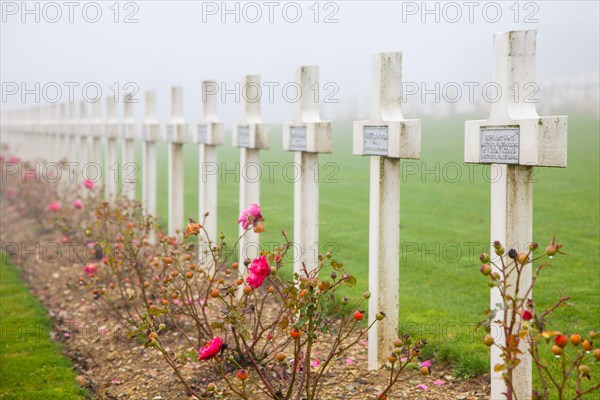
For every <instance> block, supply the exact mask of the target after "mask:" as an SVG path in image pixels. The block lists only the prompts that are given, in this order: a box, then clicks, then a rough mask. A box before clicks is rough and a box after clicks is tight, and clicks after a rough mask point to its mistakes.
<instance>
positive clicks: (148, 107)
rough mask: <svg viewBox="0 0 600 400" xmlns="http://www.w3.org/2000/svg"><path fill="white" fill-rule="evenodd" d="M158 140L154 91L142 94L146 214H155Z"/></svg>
mask: <svg viewBox="0 0 600 400" xmlns="http://www.w3.org/2000/svg"><path fill="white" fill-rule="evenodd" d="M158 140H160V124H159V123H158V120H157V119H156V92H155V91H153V90H147V91H146V93H145V94H144V123H143V125H142V141H143V145H142V204H143V206H144V208H145V209H146V211H147V212H148V214H150V215H152V216H156V142H157V141H158Z"/></svg>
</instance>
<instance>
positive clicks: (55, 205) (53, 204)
mask: <svg viewBox="0 0 600 400" xmlns="http://www.w3.org/2000/svg"><path fill="white" fill-rule="evenodd" d="M59 209H60V203H59V202H58V201H53V202H51V203H50V204H48V210H50V211H54V212H56V211H58V210H59Z"/></svg>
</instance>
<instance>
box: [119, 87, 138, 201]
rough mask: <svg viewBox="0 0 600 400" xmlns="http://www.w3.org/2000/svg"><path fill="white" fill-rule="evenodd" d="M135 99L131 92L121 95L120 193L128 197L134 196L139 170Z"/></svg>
mask: <svg viewBox="0 0 600 400" xmlns="http://www.w3.org/2000/svg"><path fill="white" fill-rule="evenodd" d="M136 102H137V100H136V99H135V98H134V97H133V93H130V92H128V93H125V95H124V96H123V125H122V126H121V129H122V131H121V138H122V145H123V149H122V153H121V154H122V157H121V159H122V162H123V166H122V168H121V171H122V172H123V176H122V179H121V185H122V186H121V194H122V195H123V196H124V197H127V198H128V199H131V200H133V199H134V198H135V183H136V182H137V172H138V170H139V168H138V166H137V163H136V162H135V141H134V140H135V139H137V137H138V126H137V124H136V122H135V117H134V115H133V104H134V103H136Z"/></svg>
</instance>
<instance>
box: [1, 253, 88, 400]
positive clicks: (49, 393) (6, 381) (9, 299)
mask: <svg viewBox="0 0 600 400" xmlns="http://www.w3.org/2000/svg"><path fill="white" fill-rule="evenodd" d="M0 259H1V262H0V327H1V329H2V332H1V336H0V398H1V399H20V400H37V399H39V400H49V399H53V400H55V399H56V400H62V399H64V400H68V399H83V398H85V395H86V393H85V391H84V390H83V389H81V388H80V387H79V386H78V385H77V383H76V382H75V376H76V374H75V372H74V371H73V370H72V367H71V361H70V360H69V359H67V358H66V357H64V356H63V355H62V354H61V349H60V345H58V344H57V343H54V342H52V341H51V340H50V336H49V333H50V329H51V327H52V324H51V322H50V318H49V317H48V315H47V314H46V312H45V310H44V308H43V307H42V306H41V304H40V303H39V302H38V301H37V300H36V299H35V298H34V297H33V296H32V295H31V294H30V293H29V292H28V291H27V289H26V288H25V286H23V283H22V282H21V280H20V279H19V275H18V272H17V270H16V269H15V268H14V267H13V266H12V265H10V264H8V263H6V262H5V256H4V255H2V254H0Z"/></svg>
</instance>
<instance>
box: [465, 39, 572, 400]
mask: <svg viewBox="0 0 600 400" xmlns="http://www.w3.org/2000/svg"><path fill="white" fill-rule="evenodd" d="M535 55H536V31H535V30H522V31H510V32H502V33H497V34H495V35H494V70H493V72H494V81H495V83H496V84H497V85H498V86H499V92H500V95H501V97H500V99H499V101H497V102H495V103H493V104H492V108H491V112H490V115H489V117H488V119H487V120H479V121H467V122H466V123H465V162H467V163H480V164H493V167H494V169H495V172H494V176H497V177H499V178H498V179H495V180H494V181H493V182H492V183H491V229H490V231H491V237H490V238H491V241H492V243H493V242H494V241H496V240H498V241H500V242H501V243H502V245H503V246H506V249H507V250H508V249H510V248H514V249H515V250H517V251H525V252H527V251H528V247H529V245H530V243H531V242H532V224H533V181H532V179H531V178H532V174H533V168H534V167H539V166H546V167H566V165H567V117H566V116H555V117H540V116H538V114H537V111H536V108H535V103H534V102H531V101H528V100H526V99H525V98H523V97H522V96H519V92H521V95H522V91H523V90H524V89H525V90H526V89H527V86H526V85H535ZM515 88H517V90H515ZM490 254H492V255H494V257H493V258H492V260H494V261H498V257H497V256H495V252H494V249H493V246H492V251H491V252H490ZM496 271H497V272H498V273H501V271H500V270H496ZM514 278H515V274H512V276H510V277H509V282H508V284H509V285H510V287H509V289H508V290H509V291H512V293H510V294H511V295H512V296H513V297H515V296H517V297H521V298H522V297H523V296H525V291H526V290H527V288H528V287H529V286H530V285H531V280H532V271H531V265H530V264H528V265H527V266H526V268H525V270H524V272H523V274H522V275H521V285H520V289H519V293H514V291H515V284H514V283H515V282H514ZM498 303H503V301H502V297H501V295H500V292H499V291H498V289H497V288H492V289H491V293H490V305H491V307H492V308H495V307H496V305H497V304H498ZM508 318H509V319H510V318H511V316H510V315H508ZM502 319H503V316H499V317H498V318H497V320H502ZM491 334H492V336H494V339H495V342H496V343H497V344H499V345H503V344H505V340H506V338H505V336H504V332H503V329H501V328H500V325H499V324H497V323H493V324H492V331H491ZM517 337H518V335H517ZM519 346H520V349H521V351H523V354H522V355H521V357H520V358H521V362H520V364H519V365H518V366H517V367H516V369H515V370H514V373H513V380H512V381H513V387H514V392H513V393H511V390H509V388H507V385H506V384H505V382H504V380H503V378H502V372H497V371H494V365H496V364H501V363H502V359H501V358H500V354H501V351H500V349H498V348H497V347H496V346H492V348H491V381H492V383H491V386H492V389H491V392H492V393H491V398H492V399H500V398H505V395H504V394H503V393H508V394H509V395H510V396H508V398H509V399H512V398H514V397H513V394H514V396H516V398H519V399H530V398H531V395H532V389H531V372H532V363H531V355H530V354H529V352H528V346H527V343H526V342H525V341H521V342H520V344H519Z"/></svg>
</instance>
